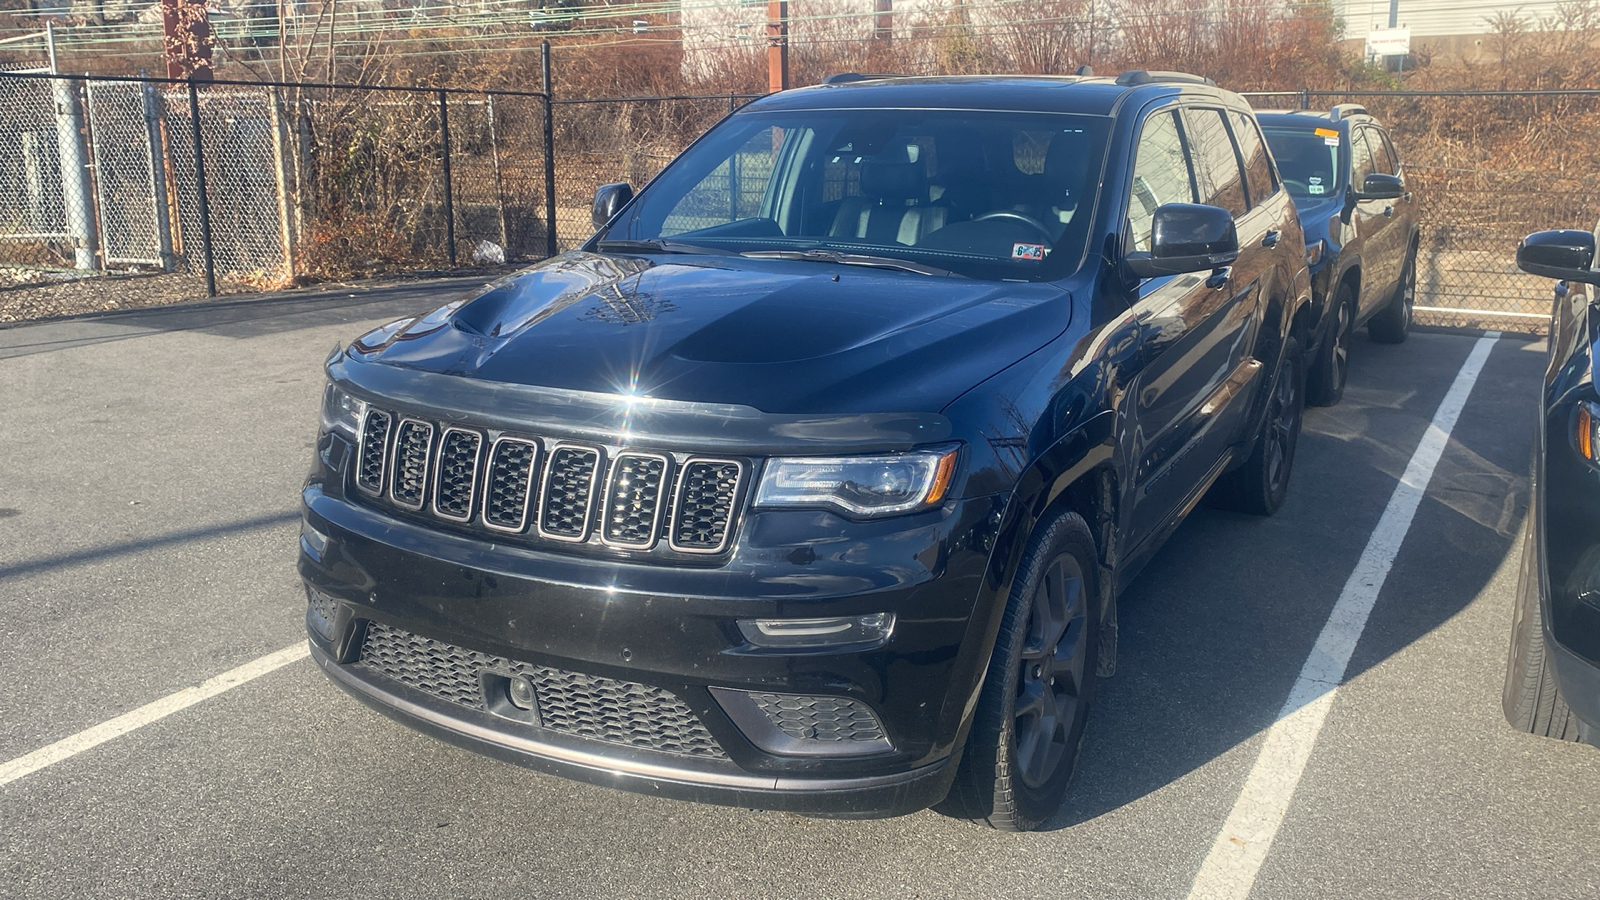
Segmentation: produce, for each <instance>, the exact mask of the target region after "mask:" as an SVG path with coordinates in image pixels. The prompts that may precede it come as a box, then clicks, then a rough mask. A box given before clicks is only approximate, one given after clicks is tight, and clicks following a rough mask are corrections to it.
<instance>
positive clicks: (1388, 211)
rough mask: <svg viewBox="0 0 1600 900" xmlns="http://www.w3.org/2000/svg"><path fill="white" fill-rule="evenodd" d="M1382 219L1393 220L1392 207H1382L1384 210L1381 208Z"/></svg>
mask: <svg viewBox="0 0 1600 900" xmlns="http://www.w3.org/2000/svg"><path fill="white" fill-rule="evenodd" d="M1383 217H1384V218H1385V219H1392V218H1394V207H1392V206H1385V207H1384V208H1383Z"/></svg>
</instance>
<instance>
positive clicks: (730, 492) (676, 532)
mask: <svg viewBox="0 0 1600 900" xmlns="http://www.w3.org/2000/svg"><path fill="white" fill-rule="evenodd" d="M743 481H744V466H743V465H741V464H740V463H739V462H737V461H736V460H731V459H691V460H689V462H688V463H687V464H686V465H684V467H683V471H682V472H680V473H678V489H677V508H676V509H675V510H674V512H673V516H672V531H671V535H670V536H669V538H668V540H667V543H668V544H669V545H670V546H671V547H672V549H674V550H678V551H680V552H683V553H720V552H722V550H723V548H725V547H727V546H728V540H729V538H730V537H731V536H732V535H731V531H730V529H729V528H728V526H729V524H731V523H732V521H733V508H734V504H735V503H736V502H738V499H739V487H740V485H741V484H742V483H743Z"/></svg>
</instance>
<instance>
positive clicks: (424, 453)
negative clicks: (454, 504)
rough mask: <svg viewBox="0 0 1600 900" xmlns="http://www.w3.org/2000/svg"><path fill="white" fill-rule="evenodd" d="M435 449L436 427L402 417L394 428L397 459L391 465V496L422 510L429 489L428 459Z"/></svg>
mask: <svg viewBox="0 0 1600 900" xmlns="http://www.w3.org/2000/svg"><path fill="white" fill-rule="evenodd" d="M432 452H433V426H432V425H430V424H428V423H427V422H419V421H418V420H416V419H401V420H400V427H398V428H396V429H395V430H394V460H393V462H392V463H391V464H390V479H391V483H390V485H389V496H390V497H391V498H392V499H393V500H394V502H395V503H397V504H399V505H401V506H404V507H405V508H407V509H421V508H422V498H423V495H424V494H426V493H427V490H428V459H429V457H430V455H431V454H432Z"/></svg>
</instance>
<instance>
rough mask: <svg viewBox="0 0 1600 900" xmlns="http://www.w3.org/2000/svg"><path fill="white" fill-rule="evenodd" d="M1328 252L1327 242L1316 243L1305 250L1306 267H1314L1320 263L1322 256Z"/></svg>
mask: <svg viewBox="0 0 1600 900" xmlns="http://www.w3.org/2000/svg"><path fill="white" fill-rule="evenodd" d="M1327 252H1328V242H1327V241H1317V242H1316V243H1315V244H1312V245H1311V246H1309V247H1307V248H1306V265H1308V266H1314V265H1317V264H1318V263H1320V262H1322V257H1323V254H1325V253H1327Z"/></svg>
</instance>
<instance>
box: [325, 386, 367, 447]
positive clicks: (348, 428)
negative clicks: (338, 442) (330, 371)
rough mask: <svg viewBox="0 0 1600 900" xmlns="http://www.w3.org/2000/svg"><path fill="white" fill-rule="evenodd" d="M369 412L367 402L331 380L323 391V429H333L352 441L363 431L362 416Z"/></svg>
mask: <svg viewBox="0 0 1600 900" xmlns="http://www.w3.org/2000/svg"><path fill="white" fill-rule="evenodd" d="M366 414H367V404H366V401H364V400H357V399H356V398H354V397H352V396H350V395H349V394H348V393H346V392H345V391H344V389H342V388H340V387H339V386H338V385H336V384H333V383H332V382H329V384H328V386H327V387H326V388H324V389H323V391H322V430H323V431H332V432H335V433H338V434H342V435H344V436H345V437H347V438H349V439H350V440H351V442H352V443H354V442H355V440H356V436H357V435H358V434H360V432H361V418H362V416H365V415H366Z"/></svg>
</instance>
